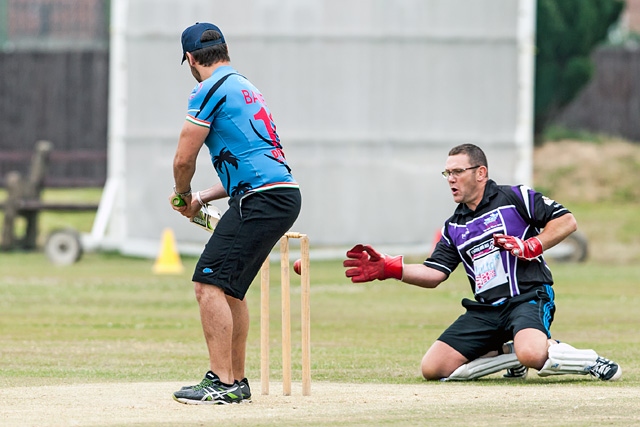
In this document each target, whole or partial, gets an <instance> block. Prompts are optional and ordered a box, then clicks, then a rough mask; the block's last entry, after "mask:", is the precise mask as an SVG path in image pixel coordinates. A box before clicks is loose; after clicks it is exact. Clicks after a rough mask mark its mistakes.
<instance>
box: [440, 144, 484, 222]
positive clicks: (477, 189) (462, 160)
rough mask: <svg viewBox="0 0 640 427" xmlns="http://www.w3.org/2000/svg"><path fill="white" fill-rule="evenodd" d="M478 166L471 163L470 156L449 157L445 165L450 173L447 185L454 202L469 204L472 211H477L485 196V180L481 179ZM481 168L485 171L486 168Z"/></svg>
mask: <svg viewBox="0 0 640 427" xmlns="http://www.w3.org/2000/svg"><path fill="white" fill-rule="evenodd" d="M477 166H478V165H472V164H471V163H470V162H469V156H467V155H466V154H457V155H455V156H449V157H448V158H447V162H446V163H445V171H446V172H448V176H447V177H446V178H447V183H448V184H449V188H450V189H451V194H452V195H453V200H454V201H455V202H456V203H465V204H467V206H469V208H470V209H472V210H475V208H476V207H477V206H478V203H480V200H482V196H483V194H484V185H483V184H484V180H483V179H479V178H480V177H479V176H478V169H479V168H478V167H477ZM481 168H482V169H483V170H484V166H481Z"/></svg>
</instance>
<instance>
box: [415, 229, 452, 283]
mask: <svg viewBox="0 0 640 427" xmlns="http://www.w3.org/2000/svg"><path fill="white" fill-rule="evenodd" d="M459 263H460V254H459V253H458V249H457V248H456V246H455V245H454V244H453V242H452V241H451V239H450V237H449V235H448V233H447V227H443V228H442V232H441V236H440V240H439V241H438V243H437V244H436V247H435V249H434V250H433V253H432V254H431V256H430V257H429V258H427V259H426V260H425V261H424V262H423V264H424V265H425V266H427V267H431V268H433V269H436V270H438V271H441V272H443V273H444V274H446V275H447V277H449V275H450V274H451V273H453V271H454V270H455V269H456V267H457V266H458V264H459Z"/></svg>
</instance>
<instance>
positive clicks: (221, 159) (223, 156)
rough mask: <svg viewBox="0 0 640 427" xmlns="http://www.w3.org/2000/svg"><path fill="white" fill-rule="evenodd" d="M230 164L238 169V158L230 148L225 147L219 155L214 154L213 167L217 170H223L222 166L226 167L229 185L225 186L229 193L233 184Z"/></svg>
mask: <svg viewBox="0 0 640 427" xmlns="http://www.w3.org/2000/svg"><path fill="white" fill-rule="evenodd" d="M228 165H231V166H233V167H234V168H236V170H238V158H237V157H236V156H234V155H233V154H231V152H230V151H229V150H227V149H226V148H223V149H222V150H220V153H218V155H217V156H213V167H214V168H215V170H217V171H220V172H222V168H223V167H224V170H225V173H226V175H227V185H226V186H225V187H224V188H225V189H226V190H227V194H229V187H230V186H231V175H230V174H229V166H228Z"/></svg>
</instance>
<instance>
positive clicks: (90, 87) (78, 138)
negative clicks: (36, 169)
mask: <svg viewBox="0 0 640 427" xmlns="http://www.w3.org/2000/svg"><path fill="white" fill-rule="evenodd" d="M108 79H109V52H108V50H107V49H95V50H76V51H62V52H60V51H58V52H56V51H53V52H51V51H48V52H47V51H14V52H0V185H2V186H4V185H5V179H6V176H7V173H9V172H10V171H17V172H20V173H21V174H23V175H26V174H27V173H28V169H29V163H30V159H31V157H32V154H33V152H34V150H35V144H36V141H38V140H48V141H51V142H52V143H53V150H52V152H51V155H50V167H49V171H48V173H47V176H46V177H45V182H44V185H45V186H47V187H91V186H102V185H104V182H105V180H106V173H107V166H106V165H107V113H108Z"/></svg>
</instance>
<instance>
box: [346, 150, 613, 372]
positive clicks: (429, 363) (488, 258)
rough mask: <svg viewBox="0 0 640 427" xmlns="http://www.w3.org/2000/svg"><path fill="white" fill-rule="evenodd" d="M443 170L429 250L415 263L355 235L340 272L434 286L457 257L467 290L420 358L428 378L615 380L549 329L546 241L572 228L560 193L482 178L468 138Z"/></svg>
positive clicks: (483, 165)
mask: <svg viewBox="0 0 640 427" xmlns="http://www.w3.org/2000/svg"><path fill="white" fill-rule="evenodd" d="M442 175H443V176H444V178H445V179H446V180H447V183H448V184H449V188H450V190H451V195H452V196H453V200H454V201H455V202H456V203H458V206H457V208H456V209H455V211H454V213H453V215H452V216H451V217H449V218H448V219H447V220H446V221H445V223H444V226H443V227H442V232H441V233H442V236H441V238H440V240H439V241H438V242H437V244H436V247H435V249H434V250H433V253H432V254H431V256H430V257H429V258H427V259H426V260H425V261H424V262H423V263H422V264H405V263H404V258H403V257H402V256H388V255H385V254H381V253H379V252H378V251H376V250H375V249H374V248H372V247H371V246H369V245H363V244H358V245H356V246H354V247H353V248H352V249H351V250H349V251H348V252H347V259H346V260H345V261H344V266H345V267H346V268H347V270H346V276H347V277H350V278H351V280H352V281H353V282H354V283H362V282H369V281H372V280H376V279H378V280H385V279H391V278H392V279H397V280H400V281H402V282H404V283H408V284H411V285H415V286H419V287H422V288H435V287H437V286H438V285H440V284H441V283H442V282H444V281H445V280H447V279H448V278H449V276H450V274H451V273H452V272H453V271H454V270H455V269H456V267H457V266H458V265H459V264H462V266H463V267H464V271H465V273H466V275H467V278H468V280H469V284H470V286H471V291H472V292H473V296H474V299H469V298H464V299H463V300H462V306H463V307H464V308H465V309H466V311H465V312H464V314H462V315H461V316H460V317H458V319H456V320H455V321H454V322H453V324H452V325H450V326H449V327H448V328H447V329H446V330H445V331H444V332H443V333H442V334H441V335H440V337H439V338H438V339H437V340H436V341H435V342H434V343H433V344H432V345H431V347H430V348H429V349H428V350H427V352H426V354H425V355H424V357H423V358H422V363H421V370H422V376H423V377H424V378H425V379H427V380H443V381H450V380H472V379H475V378H479V377H482V376H485V375H489V374H493V373H496V372H499V371H502V370H506V373H505V375H504V376H505V377H507V378H521V379H524V378H525V377H526V376H527V373H528V369H529V368H533V369H535V370H537V371H538V375H539V376H542V377H545V376H549V375H562V374H578V375H590V376H592V377H595V378H598V379H600V380H604V381H611V380H617V379H619V378H620V377H621V376H622V369H621V368H620V366H618V364H617V363H614V362H612V361H611V360H608V359H606V358H604V357H601V356H599V355H598V354H597V353H596V352H595V351H594V350H591V349H577V348H574V347H572V346H571V345H569V344H567V343H564V342H559V341H556V340H554V339H552V338H551V331H550V328H551V324H552V322H553V319H554V314H555V303H554V295H555V292H554V287H553V284H554V283H553V277H552V275H551V271H550V269H549V267H548V265H547V264H546V262H545V260H544V256H543V253H544V251H545V250H548V249H549V248H552V247H553V246H555V245H557V244H558V243H560V242H561V241H562V240H564V239H565V238H566V237H567V236H569V235H570V234H571V233H573V232H574V231H575V230H576V229H577V225H576V220H575V218H574V216H573V215H572V214H571V212H569V210H567V208H565V207H564V206H563V205H561V204H560V203H557V202H555V201H554V200H551V199H549V198H547V197H545V196H543V195H542V194H540V193H538V192H536V191H534V190H533V189H531V188H528V187H525V186H523V185H515V186H509V185H498V184H497V183H496V182H494V181H493V180H491V179H489V167H488V163H487V158H486V156H485V153H484V152H483V151H482V149H480V148H479V147H477V146H475V145H473V144H463V145H459V146H457V147H454V148H452V149H451V150H450V151H449V155H448V157H447V160H446V164H445V170H444V171H443V172H442Z"/></svg>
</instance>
